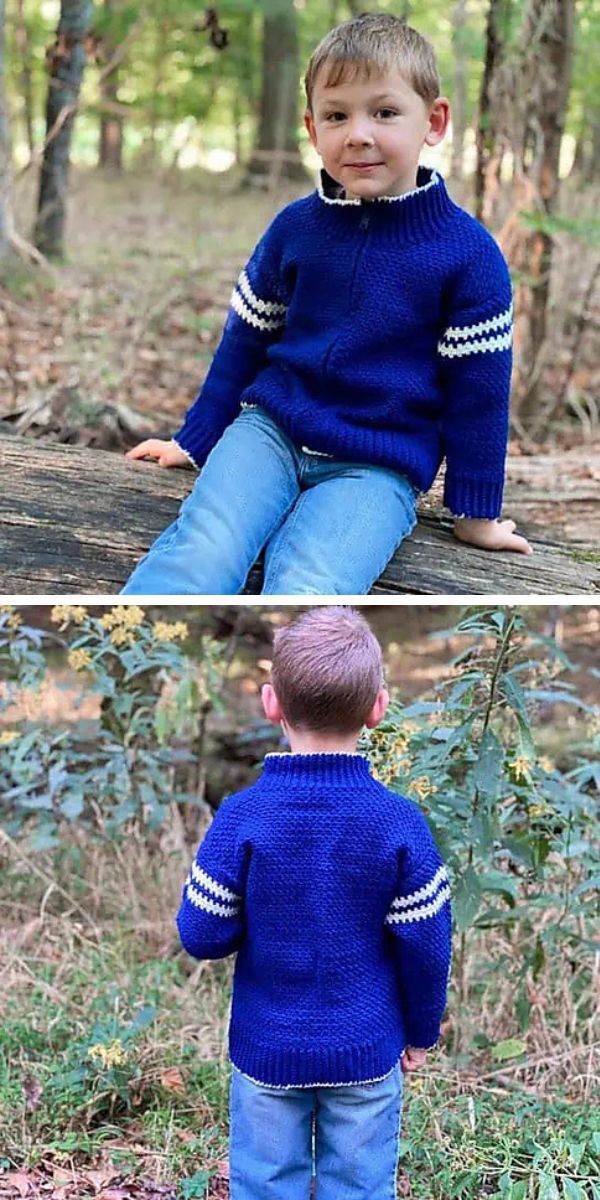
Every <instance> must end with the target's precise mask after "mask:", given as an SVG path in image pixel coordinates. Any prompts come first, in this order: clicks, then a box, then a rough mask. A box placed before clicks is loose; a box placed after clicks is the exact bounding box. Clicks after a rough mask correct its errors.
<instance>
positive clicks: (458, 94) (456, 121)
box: [450, 0, 467, 183]
mask: <svg viewBox="0 0 600 1200" xmlns="http://www.w3.org/2000/svg"><path fill="white" fill-rule="evenodd" d="M452 19H453V33H452V45H453V50H454V94H453V96H452V162H451V164H450V178H451V179H452V180H454V181H455V182H457V183H459V182H460V181H461V180H462V173H463V165H462V164H463V150H464V143H465V127H466V112H467V54H466V47H465V43H464V36H463V31H464V27H465V24H466V19H467V0H456V3H455V5H454V10H453V14H452Z"/></svg>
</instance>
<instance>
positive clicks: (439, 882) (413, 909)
mask: <svg viewBox="0 0 600 1200" xmlns="http://www.w3.org/2000/svg"><path fill="white" fill-rule="evenodd" d="M428 896H432V897H433V899H432V900H431V901H430V902H429V904H424V905H419V901H421V900H426V899H427V897H428ZM449 899H450V888H449V887H448V874H447V871H446V868H445V866H443V865H442V866H440V867H438V869H437V871H436V873H435V875H434V876H433V878H432V879H430V880H429V883H426V884H424V886H423V887H421V888H418V889H417V891H416V892H411V893H410V894H409V895H408V896H395V897H394V899H393V900H392V903H391V906H390V910H389V912H388V914H387V916H386V918H385V920H386V923H387V924H388V925H398V924H403V925H404V924H409V923H410V922H413V921H424V920H425V919H426V918H427V917H433V916H435V914H436V913H437V912H439V910H440V909H441V908H442V906H443V905H444V904H445V903H446V900H449ZM402 909H406V912H403V911H400V910H402Z"/></svg>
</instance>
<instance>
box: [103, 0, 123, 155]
mask: <svg viewBox="0 0 600 1200" xmlns="http://www.w3.org/2000/svg"><path fill="white" fill-rule="evenodd" d="M115 8H116V5H115V0H104V13H105V16H106V17H107V18H108V21H109V25H108V28H107V32H106V33H105V35H104V37H103V39H102V41H103V57H104V59H105V60H106V61H108V59H110V58H111V57H112V56H113V54H114V52H115V49H116V40H115V36H114V33H113V31H112V29H111V26H110V17H111V14H114V12H115ZM118 90H119V78H118V67H117V65H115V66H114V67H113V69H112V70H110V71H103V72H102V75H101V77H100V96H101V99H102V102H103V106H104V107H103V109H102V112H101V115H100V149H99V155H98V162H99V165H100V166H101V167H108V168H110V169H111V170H113V171H120V170H121V169H122V166H123V117H122V116H121V115H120V113H118V112H116V111H115V110H116V106H117V104H118V94H117V93H118Z"/></svg>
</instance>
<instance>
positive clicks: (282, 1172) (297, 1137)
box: [229, 1063, 402, 1200]
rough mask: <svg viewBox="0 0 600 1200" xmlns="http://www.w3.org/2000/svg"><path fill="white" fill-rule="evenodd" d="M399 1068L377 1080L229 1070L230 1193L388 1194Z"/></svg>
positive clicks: (274, 1199) (274, 1196)
mask: <svg viewBox="0 0 600 1200" xmlns="http://www.w3.org/2000/svg"><path fill="white" fill-rule="evenodd" d="M401 1109H402V1069H401V1067H400V1064H399V1063H397V1064H396V1066H395V1067H394V1070H393V1071H392V1073H391V1075H387V1076H386V1078H385V1079H381V1080H379V1082H378V1083H369V1084H364V1083H363V1084H352V1085H346V1086H339V1087H337V1086H336V1087H316V1088H294V1087H292V1088H285V1089H281V1088H270V1087H266V1086H265V1085H264V1084H256V1083H252V1082H251V1081H250V1080H249V1079H247V1078H246V1076H245V1075H242V1074H241V1072H240V1071H238V1070H237V1068H236V1067H233V1069H232V1075H231V1091H230V1124H229V1189H230V1190H229V1195H230V1198H231V1200H308V1197H309V1193H310V1181H311V1175H312V1174H313V1155H312V1132H313V1127H314V1173H315V1176H316V1181H315V1200H395V1197H396V1172H397V1167H398V1153H399V1138H400V1113H401Z"/></svg>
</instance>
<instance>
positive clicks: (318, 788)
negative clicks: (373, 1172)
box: [177, 754, 451, 1087]
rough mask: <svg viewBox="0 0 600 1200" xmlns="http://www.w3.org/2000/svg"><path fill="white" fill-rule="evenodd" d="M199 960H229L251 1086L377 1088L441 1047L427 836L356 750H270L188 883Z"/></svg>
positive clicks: (242, 1066) (442, 896) (191, 947)
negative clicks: (408, 1053)
mask: <svg viewBox="0 0 600 1200" xmlns="http://www.w3.org/2000/svg"><path fill="white" fill-rule="evenodd" d="M177 926H178V929H179V934H180V937H181V941H182V944H183V946H184V948H185V949H186V950H187V951H188V953H189V954H191V955H193V956H194V957H195V958H222V957H225V956H226V955H228V954H232V953H234V952H236V951H237V960H236V965H235V974H234V986H233V1004H232V1011H231V1022H230V1029H229V1053H230V1057H231V1060H232V1062H233V1063H234V1065H235V1066H236V1067H238V1069H239V1070H240V1071H242V1072H243V1073H244V1074H246V1075H248V1076H249V1077H250V1078H251V1079H254V1080H256V1081H258V1082H261V1083H266V1084H272V1085H277V1086H289V1087H293V1086H303V1087H310V1086H318V1085H320V1084H321V1085H326V1084H343V1083H359V1082H365V1081H367V1080H375V1079H380V1078H382V1077H383V1076H384V1075H385V1074H386V1073H387V1072H389V1071H390V1070H391V1069H392V1068H393V1067H394V1065H395V1064H396V1063H397V1061H398V1059H399V1057H400V1055H401V1053H402V1051H403V1050H404V1048H405V1046H406V1045H411V1046H418V1047H430V1046H432V1045H434V1044H435V1042H436V1041H437V1039H438V1037H439V1031H440V1020H441V1017H442V1014H443V1012H444V1008H445V1005H446V992H447V983H448V976H449V968H450V955H451V949H450V945H451V939H450V928H451V914H450V889H449V886H448V877H447V874H446V869H445V867H444V864H443V862H442V860H441V858H440V855H439V852H438V850H437V848H436V845H435V842H434V840H433V838H432V835H431V832H430V829H429V826H428V825H427V822H426V820H425V818H424V816H423V814H422V813H421V811H420V809H419V808H418V807H417V806H416V805H415V804H413V803H412V801H410V800H407V799H405V798H404V797H402V796H399V795H397V794H396V793H394V792H391V791H389V790H388V789H387V788H385V787H383V785H382V784H380V783H379V782H378V781H377V780H375V779H374V778H373V777H372V775H371V774H370V770H369V763H368V760H367V759H366V758H365V757H364V756H363V755H358V754H357V755H352V754H287V755H267V757H266V759H265V762H264V766H263V771H262V774H261V776H260V777H259V779H258V780H257V782H256V783H254V784H252V786H250V787H249V788H245V789H244V790H243V791H240V792H236V793H235V794H234V795H231V796H229V797H227V798H226V800H225V801H224V802H223V804H222V805H221V807H220V808H219V810H218V812H217V814H216V816H215V818H214V820H213V822H212V824H211V825H210V827H209V829H208V832H207V834H206V836H205V838H204V840H203V842H202V844H201V845H200V848H199V850H198V853H197V855H196V858H195V861H194V863H193V864H192V867H191V871H190V873H189V875H188V877H187V879H186V881H185V884H184V888H183V895H182V900H181V906H180V909H179V912H178V915H177Z"/></svg>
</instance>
